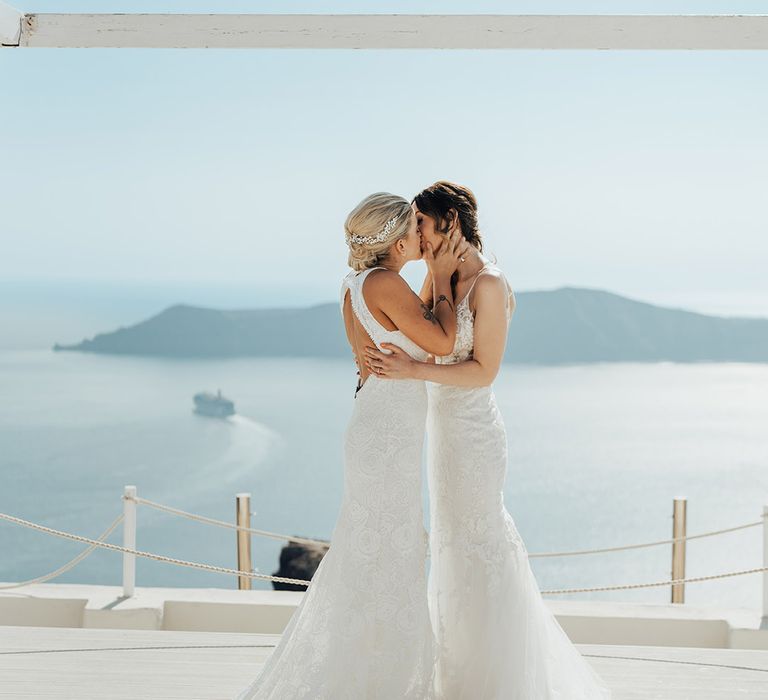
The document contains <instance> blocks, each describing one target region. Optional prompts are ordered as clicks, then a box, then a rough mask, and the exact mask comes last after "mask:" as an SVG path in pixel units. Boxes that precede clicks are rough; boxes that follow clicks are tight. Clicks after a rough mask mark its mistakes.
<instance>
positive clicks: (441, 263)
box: [424, 226, 467, 280]
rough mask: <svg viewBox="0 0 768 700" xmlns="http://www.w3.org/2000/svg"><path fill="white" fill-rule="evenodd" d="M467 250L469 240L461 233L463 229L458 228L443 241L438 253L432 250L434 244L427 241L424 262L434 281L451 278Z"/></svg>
mask: <svg viewBox="0 0 768 700" xmlns="http://www.w3.org/2000/svg"><path fill="white" fill-rule="evenodd" d="M466 249H467V240H466V239H465V238H464V236H463V235H462V233H461V227H459V226H456V227H455V228H454V229H453V230H452V231H451V233H450V234H449V235H448V236H447V238H446V239H445V240H444V241H443V243H442V245H441V246H440V248H439V249H438V251H437V253H435V252H434V251H433V250H432V244H431V243H429V241H427V244H426V248H425V249H424V262H425V263H426V264H427V269H428V270H429V274H430V275H431V276H432V279H433V280H435V279H437V278H438V277H441V276H443V277H445V276H447V277H450V276H451V275H452V274H453V273H454V272H456V268H457V267H458V266H459V264H460V263H461V258H462V257H463V256H464V253H465V250H466Z"/></svg>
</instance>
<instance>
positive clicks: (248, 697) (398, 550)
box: [238, 268, 435, 700]
mask: <svg viewBox="0 0 768 700" xmlns="http://www.w3.org/2000/svg"><path fill="white" fill-rule="evenodd" d="M372 269H376V268H372ZM370 272H371V269H368V270H364V271H362V272H359V273H356V272H352V273H350V274H349V275H348V276H347V277H346V278H345V279H344V282H343V284H342V293H341V302H342V312H343V306H344V298H345V295H346V292H347V290H349V293H350V297H351V299H350V301H351V305H352V310H353V312H354V314H355V316H356V317H357V319H358V320H359V321H360V323H361V324H362V326H363V328H364V329H365V330H366V331H367V333H368V335H369V336H370V337H371V340H372V341H373V342H374V343H375V344H376V345H377V346H378V347H380V346H381V343H382V342H389V343H395V344H397V345H398V346H400V347H401V348H402V349H403V350H404V351H405V352H407V353H408V354H409V355H411V356H412V357H414V358H415V359H418V360H424V359H426V353H425V352H424V351H423V350H422V349H421V348H419V347H418V346H417V345H416V344H415V343H414V342H413V341H411V340H410V339H409V338H407V337H406V336H405V335H404V334H403V333H402V332H401V331H389V330H387V329H385V328H384V327H383V326H381V325H380V324H379V323H378V322H377V321H376V319H375V318H374V317H373V315H372V314H371V312H370V311H369V309H368V307H367V306H366V303H365V299H364V297H363V282H364V281H365V279H366V278H367V277H368V275H369V274H370ZM385 352H386V351H385ZM426 413H427V394H426V387H425V385H424V382H423V381H417V380H403V381H390V380H388V379H380V378H378V377H377V376H376V375H370V376H369V377H368V378H367V379H366V380H365V382H364V384H363V386H362V388H361V389H360V391H359V393H358V394H357V397H356V399H355V404H354V409H353V411H352V417H351V419H350V421H349V423H348V425H347V429H346V434H345V443H344V458H345V459H344V495H343V500H342V505H341V510H340V513H339V516H338V519H337V521H336V525H335V528H334V531H333V536H332V538H331V546H330V549H329V551H328V553H327V554H326V555H325V556H324V557H323V559H322V561H321V562H320V566H319V567H318V569H317V571H316V572H315V575H314V577H313V579H312V583H311V584H310V586H309V588H308V590H307V592H306V593H305V594H304V597H303V598H302V601H301V604H300V605H299V607H298V608H297V609H296V612H295V613H294V615H293V617H292V618H291V620H290V621H289V623H288V625H287V627H286V628H285V631H284V632H283V635H282V639H281V641H280V643H279V644H278V646H277V647H276V648H275V650H274V652H273V653H272V655H271V656H270V657H269V659H268V660H267V662H266V664H265V666H264V668H263V670H262V672H261V674H260V675H259V677H258V678H257V679H256V680H255V681H254V682H253V683H252V684H251V685H250V686H249V687H248V688H247V689H246V690H244V691H243V692H242V693H241V694H240V695H238V700H255V699H257V698H258V699H259V700H293V699H295V698H303V699H306V700H374V699H375V700H401V699H403V698H405V699H407V700H425V698H430V697H431V693H432V676H433V673H434V653H435V650H434V641H433V639H434V638H433V633H432V627H431V624H430V618H429V609H428V606H427V576H426V555H427V534H426V531H425V529H424V521H423V510H422V501H421V493H422V489H421V458H422V448H423V444H424V432H425V422H426Z"/></svg>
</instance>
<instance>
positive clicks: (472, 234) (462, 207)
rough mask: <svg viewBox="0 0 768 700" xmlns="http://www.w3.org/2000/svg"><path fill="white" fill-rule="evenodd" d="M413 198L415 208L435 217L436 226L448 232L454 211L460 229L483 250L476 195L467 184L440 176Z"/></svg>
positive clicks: (440, 231) (473, 243)
mask: <svg viewBox="0 0 768 700" xmlns="http://www.w3.org/2000/svg"><path fill="white" fill-rule="evenodd" d="M413 201H414V202H415V204H416V207H417V208H418V210H419V211H420V212H422V213H424V214H426V215H427V216H431V217H432V218H433V219H434V220H435V230H436V231H437V232H438V233H442V234H447V233H448V231H449V230H450V228H451V226H452V224H453V216H454V215H453V212H452V211H451V209H453V210H455V211H456V214H457V215H458V217H459V224H461V232H462V234H463V235H464V238H466V239H467V240H468V241H469V242H470V243H471V244H472V245H473V246H475V248H477V249H478V250H479V251H481V252H482V250H483V241H482V239H481V237H480V230H479V229H478V227H477V199H476V198H475V195H474V193H473V192H472V190H470V189H469V187H464V185H457V184H456V183H455V182H448V181H447V180H440V181H438V182H436V183H435V184H434V185H430V186H429V187H427V188H426V189H423V190H422V191H421V192H419V193H418V194H417V195H416V196H415V197H414V198H413Z"/></svg>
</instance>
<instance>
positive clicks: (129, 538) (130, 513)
mask: <svg viewBox="0 0 768 700" xmlns="http://www.w3.org/2000/svg"><path fill="white" fill-rule="evenodd" d="M134 498H136V487H135V486H125V487H124V488H123V547H128V548H129V549H136V501H135V500H133V499H134ZM135 585H136V555H135V554H127V553H124V554H123V597H125V598H131V597H132V596H133V592H134V588H135Z"/></svg>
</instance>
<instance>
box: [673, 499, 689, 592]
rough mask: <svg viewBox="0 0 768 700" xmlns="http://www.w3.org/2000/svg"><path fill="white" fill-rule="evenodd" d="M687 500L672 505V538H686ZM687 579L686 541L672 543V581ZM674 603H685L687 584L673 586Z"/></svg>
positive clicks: (676, 500) (675, 501)
mask: <svg viewBox="0 0 768 700" xmlns="http://www.w3.org/2000/svg"><path fill="white" fill-rule="evenodd" d="M686 503H687V501H686V499H685V498H676V499H675V500H674V501H673V505H672V537H685V529H686V528H685V511H686ZM680 578H685V540H682V541H681V542H673V543H672V579H673V580H674V579H680ZM672 602H673V603H684V602H685V584H684V583H678V584H677V585H673V586H672Z"/></svg>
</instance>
